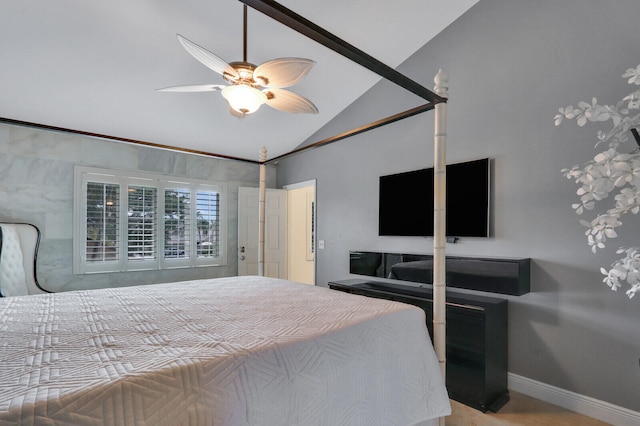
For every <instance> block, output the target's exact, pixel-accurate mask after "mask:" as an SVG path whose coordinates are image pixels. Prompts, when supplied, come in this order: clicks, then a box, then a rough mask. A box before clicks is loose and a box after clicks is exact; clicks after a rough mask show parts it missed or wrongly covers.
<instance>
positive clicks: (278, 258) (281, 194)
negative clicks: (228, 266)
mask: <svg viewBox="0 0 640 426" xmlns="http://www.w3.org/2000/svg"><path fill="white" fill-rule="evenodd" d="M259 200H260V192H259V189H258V188H238V275H258V238H259V232H258V224H259V219H258V214H259V208H260V207H259ZM286 200H287V195H286V191H284V190H282V189H267V195H266V203H265V253H264V275H265V276H267V277H273V278H287V275H286V274H287V267H286V230H287V205H286V203H287V201H286Z"/></svg>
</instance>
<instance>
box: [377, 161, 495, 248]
mask: <svg viewBox="0 0 640 426" xmlns="http://www.w3.org/2000/svg"><path fill="white" fill-rule="evenodd" d="M490 181H491V179H490V160H489V158H484V159H481V160H475V161H467V162H464V163H456V164H448V165H447V206H446V208H447V210H446V224H447V226H446V235H447V236H448V237H488V236H489V203H490ZM378 231H379V232H378V233H379V235H388V236H392V235H395V236H421V237H430V236H433V168H428V169H421V170H414V171H410V172H405V173H397V174H393V175H386V176H380V198H379V217H378Z"/></svg>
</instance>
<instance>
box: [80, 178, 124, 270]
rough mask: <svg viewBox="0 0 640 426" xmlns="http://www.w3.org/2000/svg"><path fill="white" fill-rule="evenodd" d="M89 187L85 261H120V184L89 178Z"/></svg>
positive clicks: (87, 194) (87, 193)
mask: <svg viewBox="0 0 640 426" xmlns="http://www.w3.org/2000/svg"><path fill="white" fill-rule="evenodd" d="M86 188H87V189H86V191H87V192H86V222H85V230H86V236H87V240H86V245H85V256H86V261H87V263H100V262H108V261H114V262H117V261H118V260H120V253H119V246H120V235H119V233H120V232H119V229H120V226H119V224H120V221H119V212H120V186H119V185H118V184H115V183H105V182H87V186H86Z"/></svg>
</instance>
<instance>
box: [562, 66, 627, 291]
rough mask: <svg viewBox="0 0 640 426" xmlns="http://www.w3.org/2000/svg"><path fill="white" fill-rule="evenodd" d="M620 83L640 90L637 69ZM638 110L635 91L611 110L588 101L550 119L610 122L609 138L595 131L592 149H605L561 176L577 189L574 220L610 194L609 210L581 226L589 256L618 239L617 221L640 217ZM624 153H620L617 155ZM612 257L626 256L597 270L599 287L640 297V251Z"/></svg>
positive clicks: (583, 221) (583, 123) (563, 109)
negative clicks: (600, 278) (601, 276)
mask: <svg viewBox="0 0 640 426" xmlns="http://www.w3.org/2000/svg"><path fill="white" fill-rule="evenodd" d="M622 77H623V78H628V79H629V80H628V83H629V84H630V85H635V86H640V65H638V66H637V67H636V68H629V69H628V70H627V71H626V72H625V73H624V74H623V75H622ZM639 110H640V89H639V90H636V91H634V92H632V93H630V94H629V95H627V96H625V97H624V98H623V99H622V100H621V101H620V102H618V104H617V105H615V106H613V105H599V104H598V101H597V99H596V98H593V99H592V101H591V103H588V102H580V103H579V104H578V107H577V108H574V107H573V106H568V107H566V108H560V109H559V114H557V115H556V116H555V124H556V126H558V125H560V123H562V121H563V120H564V119H569V120H572V119H575V120H576V122H577V124H578V126H580V127H582V126H584V125H585V124H586V123H587V121H593V122H606V121H609V120H611V122H612V124H613V127H612V128H611V129H610V130H609V131H608V132H603V131H598V142H597V143H596V148H597V147H598V146H600V145H603V144H606V145H607V149H605V150H604V151H602V152H600V153H599V154H597V155H596V156H595V157H594V158H593V160H590V161H588V162H586V163H584V164H583V165H582V167H580V166H577V165H576V166H573V167H572V168H571V169H563V170H562V173H564V175H565V176H566V177H567V179H574V180H575V182H576V183H577V184H578V186H579V188H578V190H577V192H576V193H577V194H578V196H579V197H580V202H579V203H576V204H573V205H572V207H573V209H574V210H575V211H576V213H577V214H579V215H581V214H583V213H584V212H585V211H591V210H593V209H594V208H595V206H596V204H597V203H598V202H601V201H606V200H607V198H609V195H610V194H611V193H615V196H614V197H613V206H611V207H610V208H609V209H608V210H607V211H606V212H604V213H599V214H597V216H596V217H595V218H594V219H592V220H591V221H587V220H581V221H580V223H582V224H583V225H584V226H586V227H587V228H588V229H587V231H586V232H585V234H586V235H587V243H588V244H589V246H590V247H591V250H592V251H593V252H594V253H596V251H597V250H599V249H603V248H605V242H606V241H607V239H612V238H616V237H617V232H616V228H618V227H620V226H621V225H622V220H621V219H622V218H623V217H624V216H625V215H627V214H628V213H632V214H634V215H635V214H638V212H639V211H640V151H639V146H640V140H639V139H640V136H638V133H637V131H636V130H634V129H636V128H638V127H640V113H639ZM634 131H635V134H633V132H634ZM632 135H633V136H634V137H635V138H634V137H632ZM629 141H631V143H632V144H633V145H634V146H633V147H631V148H630V149H628V148H626V147H627V143H628V142H629ZM635 143H637V144H638V145H639V146H635ZM623 148H625V152H622V149H623ZM617 253H618V254H624V255H625V256H624V257H623V258H621V259H618V260H616V261H615V262H613V263H612V264H611V268H610V269H609V270H607V269H605V268H600V271H601V272H602V273H603V274H604V275H605V278H604V280H603V282H604V283H606V284H607V285H608V286H609V287H610V288H611V290H614V291H615V290H617V289H618V288H619V287H621V286H622V284H621V283H623V282H625V281H626V282H627V283H628V284H629V285H630V286H631V288H630V289H629V290H627V296H629V298H632V297H633V296H634V295H635V294H636V292H640V247H630V248H625V247H621V248H619V249H618V251H617Z"/></svg>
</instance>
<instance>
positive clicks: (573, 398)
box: [508, 373, 640, 426]
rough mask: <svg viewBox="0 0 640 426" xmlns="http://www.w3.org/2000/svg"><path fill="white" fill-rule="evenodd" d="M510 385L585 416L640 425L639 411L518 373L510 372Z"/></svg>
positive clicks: (618, 425)
mask: <svg viewBox="0 0 640 426" xmlns="http://www.w3.org/2000/svg"><path fill="white" fill-rule="evenodd" d="M508 387H509V389H510V390H513V391H515V392H518V393H522V394H525V395H528V396H530V397H533V398H536V399H539V400H541V401H545V402H548V403H550V404H554V405H557V406H560V407H562V408H566V409H567V410H571V411H574V412H576V413H580V414H584V415H585V416H589V417H593V418H594V419H598V420H601V421H603V422H607V423H610V424H612V425H615V426H637V425H640V413H639V412H637V411H632V410H629V409H627V408H623V407H619V406H617V405H613V404H610V403H608V402H604V401H600V400H598V399H595V398H591V397H588V396H585V395H580V394H578V393H575V392H570V391H567V390H564V389H560V388H557V387H555V386H551V385H547V384H545V383H542V382H538V381H535V380H532V379H528V378H526V377H523V376H519V375H517V374H513V373H509V375H508Z"/></svg>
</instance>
